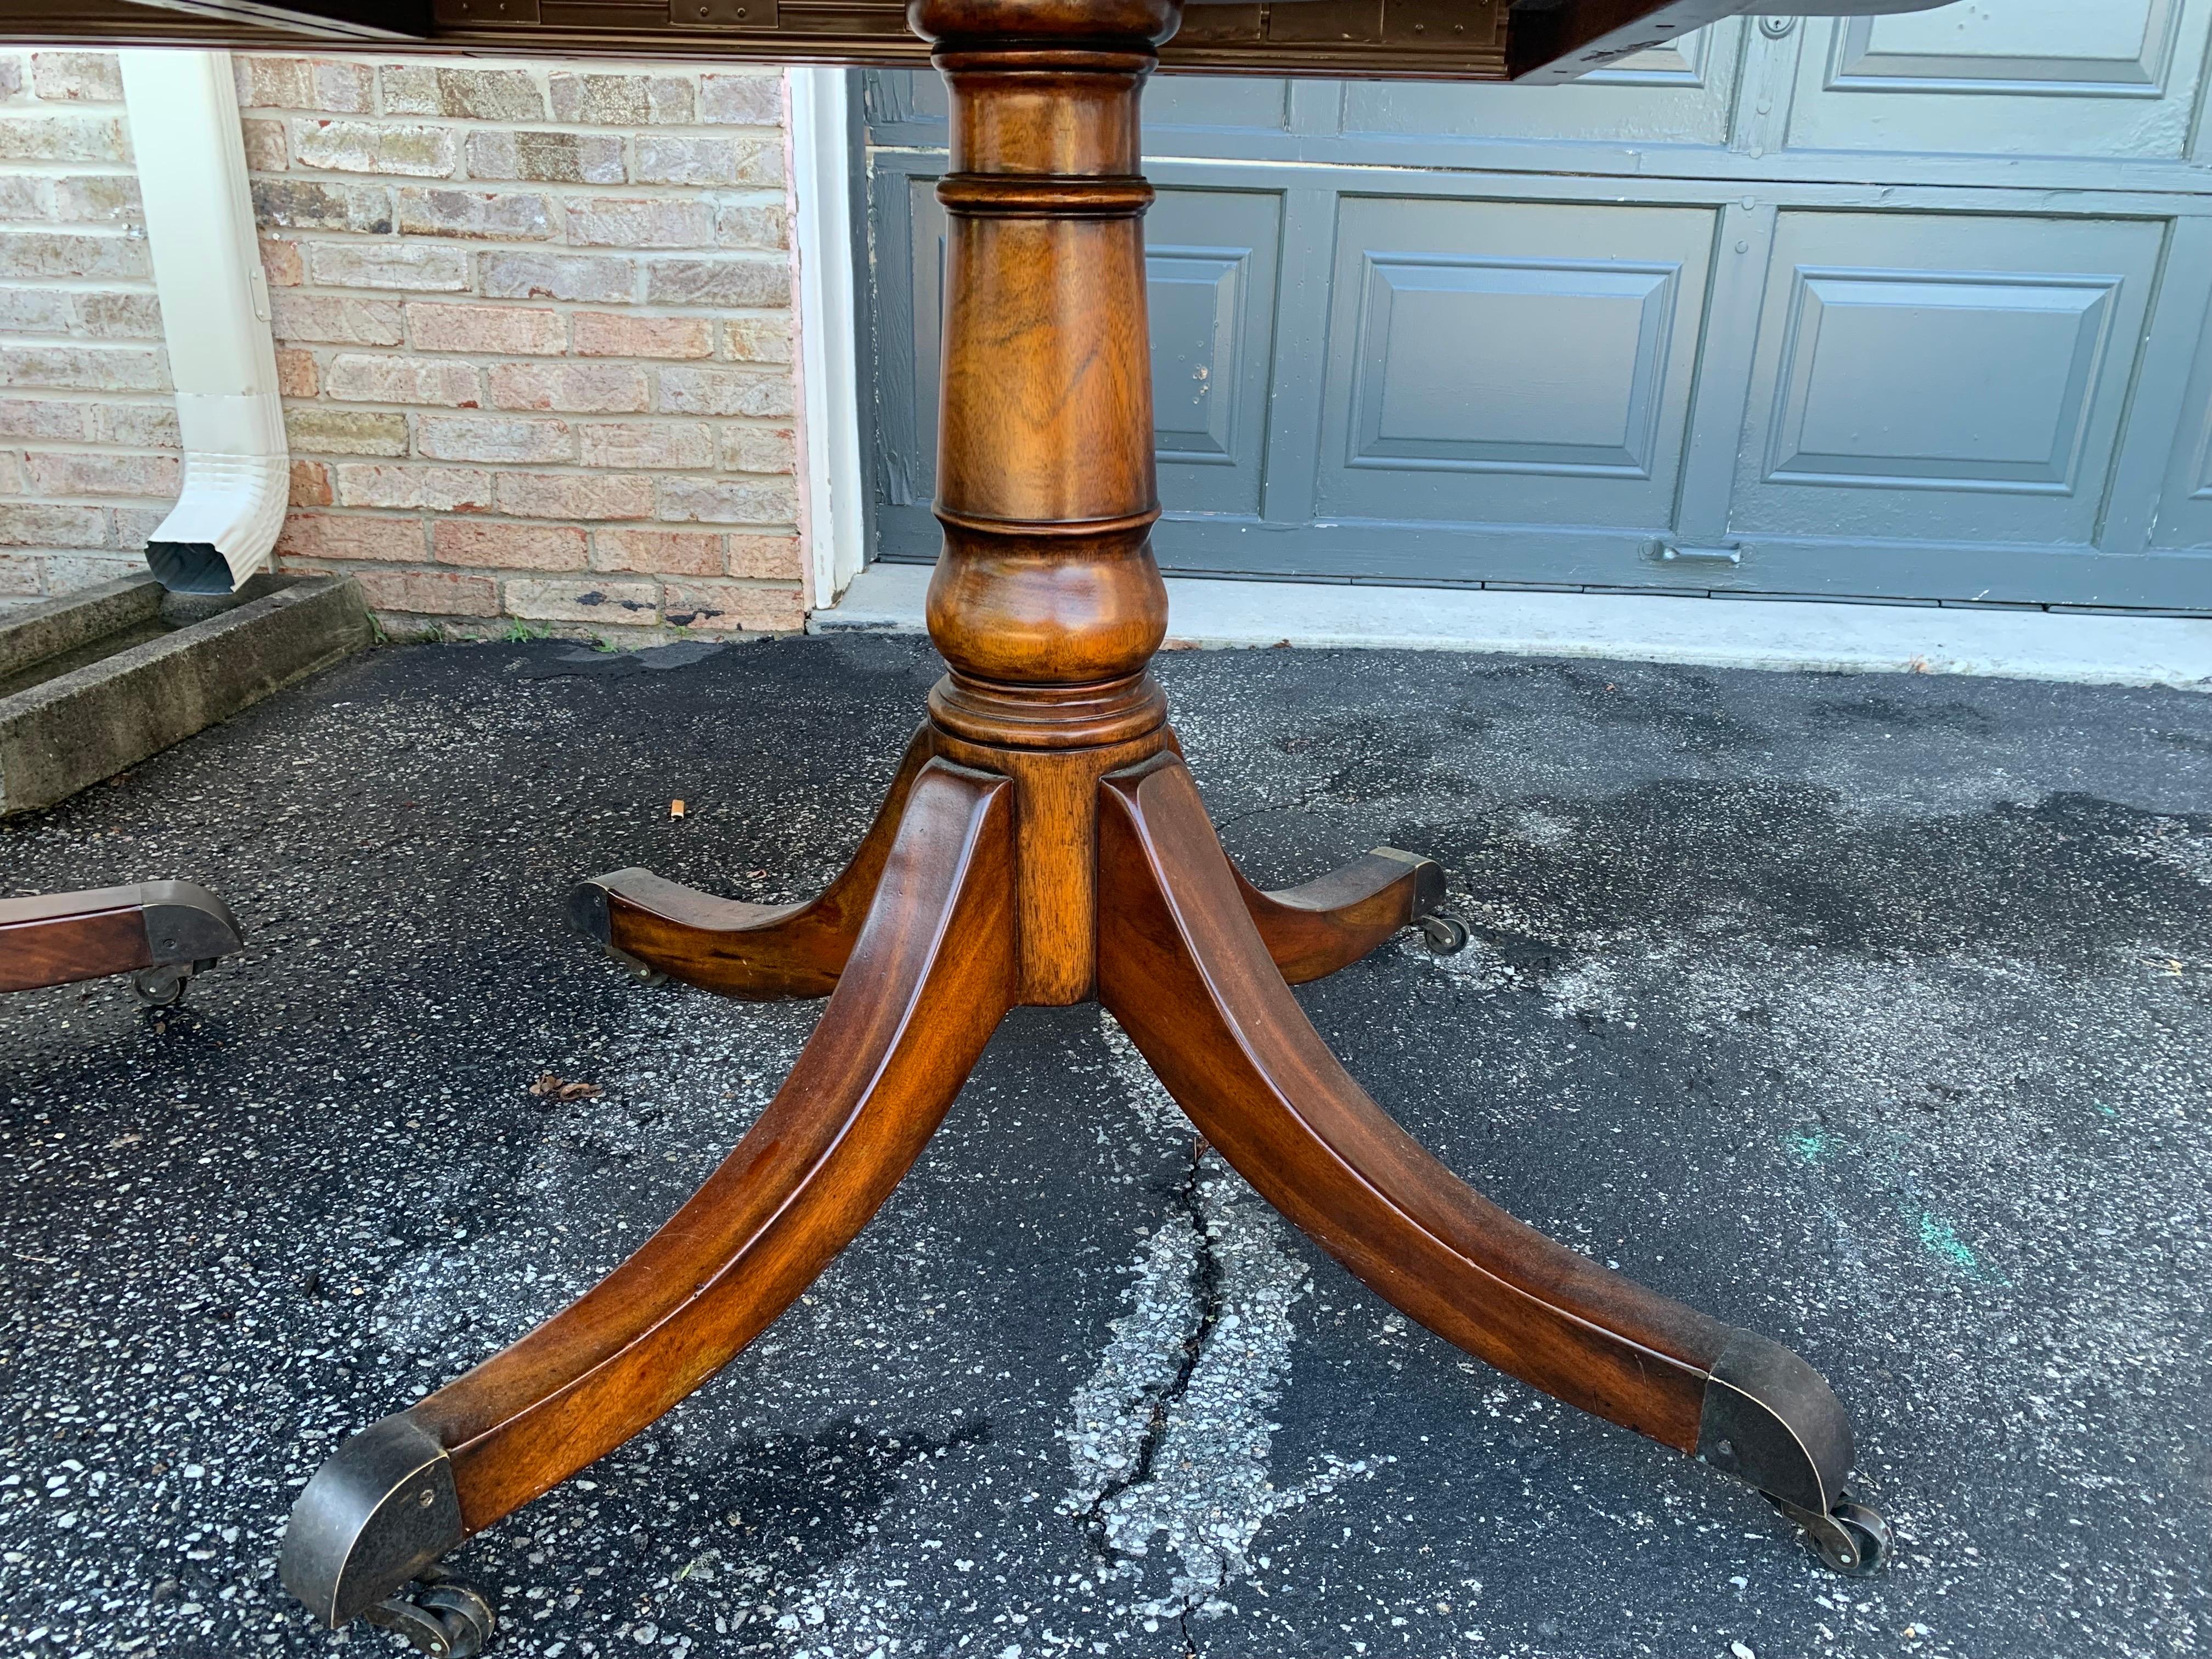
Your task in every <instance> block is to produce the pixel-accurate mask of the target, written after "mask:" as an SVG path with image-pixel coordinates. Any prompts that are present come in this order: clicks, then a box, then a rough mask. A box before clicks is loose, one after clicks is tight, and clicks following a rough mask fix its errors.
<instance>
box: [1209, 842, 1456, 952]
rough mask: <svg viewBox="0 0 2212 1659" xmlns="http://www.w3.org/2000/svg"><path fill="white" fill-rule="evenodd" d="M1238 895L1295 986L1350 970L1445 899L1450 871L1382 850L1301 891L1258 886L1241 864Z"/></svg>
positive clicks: (1410, 855)
mask: <svg viewBox="0 0 2212 1659" xmlns="http://www.w3.org/2000/svg"><path fill="white" fill-rule="evenodd" d="M1229 868H1230V873H1231V875H1232V876H1233V877H1234V878H1236V882H1237V891H1238V893H1240V894H1241V895H1242V896H1243V900H1244V908H1245V910H1246V911H1247V912H1248V913H1249V915H1251V918H1252V925H1253V926H1254V927H1257V928H1258V929H1259V930H1260V939H1261V943H1262V944H1264V945H1266V946H1267V954H1268V955H1269V956H1270V957H1273V958H1274V963H1275V967H1276V969H1278V970H1279V972H1280V973H1281V974H1282V975H1283V977H1284V978H1285V979H1286V980H1288V981H1290V982H1291V984H1293V985H1304V984H1305V983H1306V982H1307V981H1310V980H1316V979H1325V978H1327V977H1328V975H1331V974H1333V973H1334V972H1335V971H1336V970H1337V969H1340V968H1348V967H1350V966H1351V965H1352V963H1355V962H1357V961H1358V960H1359V959H1360V957H1364V956H1365V955H1366V954H1367V953H1368V952H1369V951H1372V950H1374V949H1375V947H1376V945H1380V944H1382V943H1383V940H1385V939H1389V937H1390V935H1391V934H1393V933H1396V932H1397V931H1398V930H1399V929H1400V928H1401V927H1412V926H1413V924H1414V923H1415V922H1417V921H1420V919H1421V918H1422V917H1424V916H1427V915H1435V914H1436V912H1437V909H1438V908H1440V907H1441V906H1442V905H1443V901H1444V872H1443V866H1442V865H1440V864H1438V863H1437V861H1436V860H1434V859H1425V858H1423V857H1422V856H1421V855H1420V854H1418V853H1401V852H1400V851H1399V850H1398V849H1397V848H1395V847H1377V848H1375V849H1374V850H1373V851H1372V852H1370V853H1365V854H1361V856H1360V857H1358V858H1357V859H1355V860H1352V862H1351V863H1350V864H1347V865H1346V866H1344V867H1343V868H1342V869H1341V870H1332V871H1330V872H1329V873H1328V874H1327V875H1325V876H1322V877H1321V878H1318V879H1316V880H1314V881H1310V882H1307V883H1306V884H1304V885H1303V886H1299V887H1279V888H1277V889H1276V890H1274V891H1273V892H1267V891H1263V890H1261V889H1260V888H1257V887H1255V886H1254V885H1253V884H1251V883H1250V882H1249V880H1247V879H1246V878H1245V875H1244V872H1243V871H1242V870H1239V869H1237V866H1236V865H1235V863H1233V862H1232V863H1231V865H1230V866H1229Z"/></svg>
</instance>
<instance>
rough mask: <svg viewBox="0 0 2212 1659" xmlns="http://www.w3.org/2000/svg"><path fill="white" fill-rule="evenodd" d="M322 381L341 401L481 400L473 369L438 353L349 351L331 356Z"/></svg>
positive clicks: (470, 405) (450, 405)
mask: <svg viewBox="0 0 2212 1659" xmlns="http://www.w3.org/2000/svg"><path fill="white" fill-rule="evenodd" d="M327 382H328V385H329V387H330V395H331V397H333V398H337V399H338V400H339V401H340V402H342V403H356V404H436V405H438V406H440V407H442V408H447V409H475V408H477V406H478V404H480V402H481V401H482V393H481V392H479V391H478V390H477V372H476V369H475V368H474V367H473V366H471V365H470V364H468V363H457V362H447V361H446V360H445V359H443V358H438V357H383V356H368V355H366V354H356V353H348V354H346V355H344V356H337V357H333V358H331V365H330V372H329V374H328V376H327Z"/></svg>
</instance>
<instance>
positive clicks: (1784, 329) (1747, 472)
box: [1734, 212, 2164, 544]
mask: <svg viewBox="0 0 2212 1659" xmlns="http://www.w3.org/2000/svg"><path fill="white" fill-rule="evenodd" d="M2163 242H2164V227H2163V226H2162V225H2160V224H2159V223H2157V222H2097V221H2081V220H2051V219H2040V218H2036V219H2028V218H2012V217H1996V216H1989V217H1982V216H1965V215H1931V214H1911V213H1889V214H1838V213H1803V212H1798V213H1785V214H1784V215H1782V216H1780V220H1779V223H1778V228H1777V232H1776V237H1775V251H1774V256H1773V267H1772V270H1771V274H1770V277H1769V298H1768V303H1767V307H1766V313H1765V317H1764V319H1762V322H1761V326H1760V341H1759V349H1758V352H1757V355H1756V358H1755V367H1754V369H1753V391H1752V398H1751V410H1752V423H1751V426H1750V428H1748V429H1747V433H1746V441H1745V443H1744V447H1743V449H1742V452H1741V455H1742V459H1741V463H1740V471H1739V477H1738V485H1737V495H1736V501H1735V514H1734V524H1735V527H1736V528H1737V529H1738V530H1740V531H1742V532H1747V533H1749V532H1761V531H1765V532H1796V533H1802V534H1805V535H1812V536H1819V537H1823V538H1829V537H1834V536H1836V535H1838V533H1857V534H1860V535H1865V536H1873V537H1884V538H1896V537H1902V538H1910V539H1914V540H1923V541H1926V542H1928V543H1929V544H1936V543H1938V542H1944V543H1966V544H1972V543H1976V542H1989V543H1998V542H2004V541H2008V540H2015V541H2033V542H2066V543H2075V544H2087V543H2089V542H2090V541H2091V540H2093V538H2094V536H2095V533H2096V530H2097V526H2098V522H2099V520H2100V514H2101V509H2102V507H2103V504H2104V499H2103V498H2104V492H2105V488H2106V479H2107V478H2108V477H2109V476H2110V473H2111V470H2112V461H2113V458H2114V451H2115V447H2116V445H2117V443H2118V435H2119V427H2120V420H2121V415H2122V412H2123V410H2124V406H2125V404H2126V400H2127V397H2128V393H2129V390H2130V377H2131V375H2132V374H2133V370H2134V367H2135V364H2134V356H2133V353H2132V350H2131V349H2130V343H2131V342H2132V341H2134V340H2135V339H2136V337H2137V336H2138V335H2139V333H2140V331H2141V329H2142V323H2143V319H2144V313H2145V310H2146V308H2147V306H2148V298H2149V295H2150V294H2151V291H2152V289H2153V288H2154V283H2155V278H2156V276H2157V272H2158V266H2159V261H2160V253H2161V250H2162V246H2163ZM1839 256H1843V257H1839ZM2069 267H2070V268H2069Z"/></svg>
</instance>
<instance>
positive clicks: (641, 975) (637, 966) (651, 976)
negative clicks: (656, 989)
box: [607, 948, 668, 985]
mask: <svg viewBox="0 0 2212 1659" xmlns="http://www.w3.org/2000/svg"><path fill="white" fill-rule="evenodd" d="M607 954H608V955H609V956H611V957H613V958H614V959H615V960H616V961H617V962H619V963H622V965H623V972H624V973H626V974H628V975H629V976H630V977H631V978H632V979H634V980H635V981H637V982H638V983H639V984H640V985H665V984H667V983H668V975H665V974H664V973H662V972H661V971H660V969H658V968H656V967H654V966H653V964H652V963H649V962H640V961H639V960H638V959H637V958H636V957H629V956H624V955H623V953H622V952H621V951H617V950H614V949H612V948H610V949H609V950H608V952H607Z"/></svg>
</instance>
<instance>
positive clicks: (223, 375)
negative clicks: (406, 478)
mask: <svg viewBox="0 0 2212 1659" xmlns="http://www.w3.org/2000/svg"><path fill="white" fill-rule="evenodd" d="M121 56H122V59H123V96H124V101H125V105H126V106H127V107H128V109H129V112H130V117H131V149H132V150H133V152H134V153H135V154H136V155H137V162H138V186H139V190H140V192H141V193H142V195H143V197H144V198H145V212H146V237H147V243H148V246H149V251H150V252H151V253H152V255H153V261H154V286H155V289H156V291H157V292H158V293H159V294H160V295H161V331H162V333H163V335H164V336H165V337H166V338H167V343H168V348H169V374H170V376H171V378H172V379H173V380H174V381H175V383H176V387H177V420H178V423H179V426H180V427H181V428H182V429H183V434H184V444H185V486H184V493H183V494H182V495H179V497H178V500H177V505H176V507H175V509H174V510H173V512H171V513H170V514H169V516H168V517H167V519H165V520H162V521H161V526H160V527H159V528H158V529H156V530H155V532H154V533H153V535H152V537H151V538H149V539H148V541H147V544H146V562H147V564H148V566H149V568H151V569H152V570H153V572H154V574H155V575H156V576H158V577H160V578H161V583H162V585H163V586H166V587H168V588H170V589H172V590H173V591H176V592H185V593H228V592H231V591H232V590H233V589H234V588H236V587H237V586H240V584H242V583H243V582H244V581H245V580H246V578H247V577H249V576H251V575H252V574H254V573H255V572H256V571H258V570H264V569H266V568H268V567H269V556H270V550H271V549H272V548H274V547H275V546H276V538H277V535H278V534H279V532H282V531H283V527H284V508H285V504H286V498H287V497H288V495H289V493H290V492H289V474H290V466H289V451H288V450H287V448H286V447H285V442H284V410H283V401H282V400H281V398H279V397H278V395H277V392H276V345H275V343H273V342H272V341H271V340H270V334H269V286H268V279H267V278H266V277H265V276H264V275H263V274H262V270H261V252H260V245H259V242H258V239H257V237H256V235H255V233H254V223H253V198H252V194H251V192H250V191H249V190H248V188H247V185H246V149H245V142H244V139H243V137H241V135H240V127H239V119H238V94H237V90H236V88H235V86H234V83H233V82H232V80H231V67H230V54H229V53H228V52H194V51H184V50H177V49H173V48H172V49H145V50H138V51H131V52H124V53H122V54H121Z"/></svg>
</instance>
